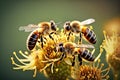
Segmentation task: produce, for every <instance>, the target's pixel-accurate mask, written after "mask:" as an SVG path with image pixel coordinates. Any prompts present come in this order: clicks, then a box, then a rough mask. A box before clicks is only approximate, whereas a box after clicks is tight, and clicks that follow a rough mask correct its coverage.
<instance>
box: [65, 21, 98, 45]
mask: <svg viewBox="0 0 120 80" xmlns="http://www.w3.org/2000/svg"><path fill="white" fill-rule="evenodd" d="M93 22H95V20H94V19H87V20H85V21H82V22H80V21H72V22H70V21H67V22H65V24H64V26H63V27H64V32H65V33H69V34H68V38H67V40H69V37H70V34H71V33H75V34H79V36H80V39H79V42H80V43H81V41H82V34H83V36H84V37H85V39H86V40H87V41H88V42H90V43H92V44H95V43H96V35H95V33H94V32H93V31H92V30H91V29H90V28H89V27H87V26H85V25H89V24H91V23H93Z"/></svg>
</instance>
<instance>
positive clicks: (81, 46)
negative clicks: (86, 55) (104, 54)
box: [75, 44, 95, 49]
mask: <svg viewBox="0 0 120 80" xmlns="http://www.w3.org/2000/svg"><path fill="white" fill-rule="evenodd" d="M75 48H92V49H93V48H95V47H94V46H93V45H89V44H80V45H75Z"/></svg>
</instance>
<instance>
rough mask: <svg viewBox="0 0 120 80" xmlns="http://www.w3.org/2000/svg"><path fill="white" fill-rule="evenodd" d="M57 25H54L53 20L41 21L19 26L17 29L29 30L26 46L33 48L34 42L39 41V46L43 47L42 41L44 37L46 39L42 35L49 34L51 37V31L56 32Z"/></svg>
mask: <svg viewBox="0 0 120 80" xmlns="http://www.w3.org/2000/svg"><path fill="white" fill-rule="evenodd" d="M56 28H57V25H55V22H54V21H50V22H41V23H39V24H38V25H34V24H29V25H27V26H21V27H19V30H20V31H22V30H24V31H25V32H31V31H32V32H31V33H30V34H29V36H28V38H27V41H26V43H27V48H28V50H33V48H34V47H35V45H36V43H37V42H39V40H40V42H41V47H42V48H43V42H44V39H46V38H45V37H44V36H45V35H49V37H50V38H51V39H52V40H54V39H53V37H52V36H51V35H52V34H53V33H55V32H56Z"/></svg>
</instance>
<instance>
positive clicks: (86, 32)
mask: <svg viewBox="0 0 120 80" xmlns="http://www.w3.org/2000/svg"><path fill="white" fill-rule="evenodd" d="M82 33H83V34H84V37H85V38H86V39H87V40H88V41H89V42H90V43H92V44H95V43H96V40H97V39H96V35H95V33H94V32H93V31H92V30H90V29H89V28H88V27H83V29H82Z"/></svg>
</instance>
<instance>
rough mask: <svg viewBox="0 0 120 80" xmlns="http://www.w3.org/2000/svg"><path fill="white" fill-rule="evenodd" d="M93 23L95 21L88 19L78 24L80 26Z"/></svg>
mask: <svg viewBox="0 0 120 80" xmlns="http://www.w3.org/2000/svg"><path fill="white" fill-rule="evenodd" d="M93 22H95V19H92V18H90V19H87V20H84V21H82V22H80V25H89V24H91V23H93Z"/></svg>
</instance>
